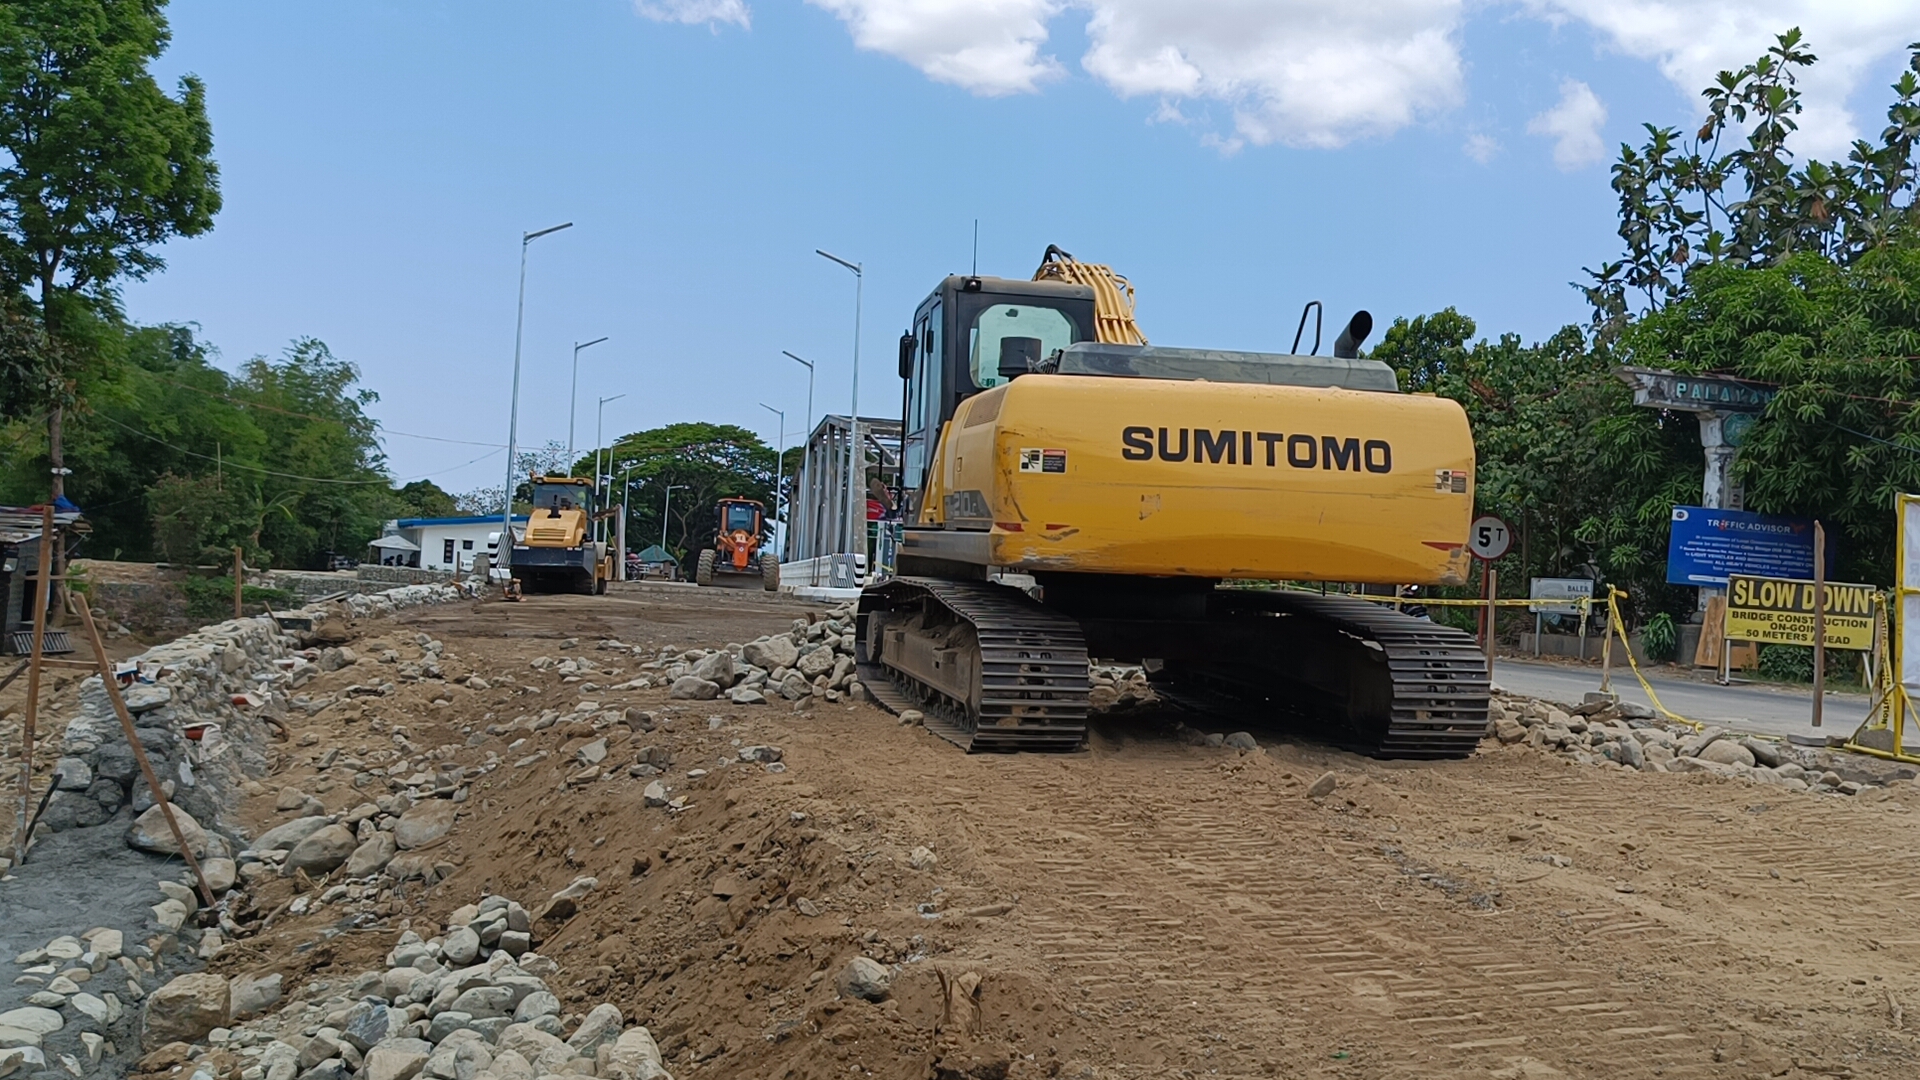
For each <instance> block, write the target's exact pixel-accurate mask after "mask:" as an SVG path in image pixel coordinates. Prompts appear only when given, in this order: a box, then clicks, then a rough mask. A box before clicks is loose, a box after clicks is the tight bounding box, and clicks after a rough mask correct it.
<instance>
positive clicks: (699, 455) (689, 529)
mask: <svg viewBox="0 0 1920 1080" xmlns="http://www.w3.org/2000/svg"><path fill="white" fill-rule="evenodd" d="M582 464H583V465H584V468H581V466H580V465H576V469H578V470H579V471H578V472H577V473H576V475H591V474H592V472H593V458H592V455H588V456H587V458H586V459H585V461H584V462H583V463H582ZM774 464H775V462H774V452H773V448H772V447H770V446H768V445H767V444H766V443H764V442H761V441H760V437H759V436H758V435H755V434H754V433H753V432H751V431H748V430H747V429H746V428H743V427H737V426H735V425H733V424H707V423H689V424H668V425H667V426H665V427H658V428H653V429H651V430H648V431H639V432H634V433H633V434H631V435H626V436H623V437H621V438H620V439H618V440H616V441H615V442H614V444H613V450H612V463H611V465H610V466H608V471H609V472H610V473H611V474H612V475H613V476H614V489H615V491H616V492H617V491H618V489H619V485H620V483H621V482H622V479H623V478H628V477H630V480H628V483H629V484H630V489H629V490H630V497H629V508H628V517H627V537H628V539H627V543H628V546H629V547H631V548H633V549H634V550H636V551H637V550H639V549H641V548H643V547H645V546H647V545H648V544H653V543H658V542H659V539H660V533H661V528H660V526H661V522H662V513H663V510H664V509H665V507H666V505H667V488H668V486H669V485H672V486H673V487H674V489H675V490H674V491H673V500H672V510H671V511H670V512H667V513H666V517H665V521H666V535H667V550H668V551H671V552H673V553H674V554H675V555H676V556H684V555H685V553H686V552H687V551H688V550H690V549H691V550H698V549H699V548H700V547H701V546H702V545H705V544H707V543H709V542H711V540H712V538H713V536H712V534H713V532H714V529H715V527H716V522H715V521H714V516H713V514H714V505H715V504H716V503H717V502H719V500H721V499H723V498H728V497H734V496H737V497H741V498H747V499H757V500H759V501H760V502H761V503H763V504H766V505H767V506H769V507H771V506H772V496H773V480H774ZM615 498H616V499H617V498H618V496H617V495H616V497H615ZM769 525H771V522H769Z"/></svg>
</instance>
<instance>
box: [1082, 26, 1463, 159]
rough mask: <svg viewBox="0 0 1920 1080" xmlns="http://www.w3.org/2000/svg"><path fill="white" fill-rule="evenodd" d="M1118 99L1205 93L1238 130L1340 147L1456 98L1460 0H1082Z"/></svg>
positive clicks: (1102, 73) (1090, 59) (1089, 64)
mask: <svg viewBox="0 0 1920 1080" xmlns="http://www.w3.org/2000/svg"><path fill="white" fill-rule="evenodd" d="M1081 3H1082V5H1083V6H1085V7H1087V8H1089V9H1091V11H1092V17H1091V18H1090V19H1089V20H1088V23H1087V36H1088V37H1089V38H1091V39H1092V48H1090V49H1089V50H1088V51H1087V55H1086V56H1085V57H1084V58H1083V59H1082V60H1081V64H1082V66H1083V67H1085V68H1086V70H1087V71H1088V72H1089V73H1091V74H1092V75H1093V76H1094V77H1095V78H1098V79H1099V80H1101V81H1102V82H1104V83H1106V84H1107V85H1108V86H1110V87H1112V88H1113V89H1114V90H1115V91H1116V92H1117V93H1119V94H1120V95H1121V96H1122V97H1133V96H1135V95H1143V94H1153V95H1157V96H1161V97H1169V98H1210V99H1214V100H1217V101H1221V102H1225V103H1226V104H1228V105H1229V106H1231V107H1232V109H1233V114H1234V121H1233V123H1234V131H1235V136H1236V138H1237V139H1240V140H1244V141H1245V142H1249V143H1253V144H1255V145H1260V144H1264V143H1274V142H1279V143H1286V144H1288V145H1293V146H1321V147H1333V146H1342V145H1344V144H1346V143H1348V142H1351V141H1353V140H1354V139H1357V138H1364V137H1366V136H1371V135H1383V134H1387V133H1389V132H1392V131H1395V130H1398V129H1399V128H1402V127H1405V126H1406V125H1408V124H1410V123H1412V122H1414V120H1416V119H1418V118H1419V117H1420V116H1421V115H1423V114H1427V113H1430V112H1434V111H1438V110H1440V109H1445V108H1448V107H1451V106H1452V105H1454V104H1455V103H1457V102H1458V101H1459V100H1460V97H1461V64H1460V51H1459V47H1458V45H1457V43H1456V42H1455V41H1454V39H1453V31H1454V28H1455V26H1456V25H1457V24H1458V21H1459V15H1460V3H1459V0H1358V2H1356V0H1081Z"/></svg>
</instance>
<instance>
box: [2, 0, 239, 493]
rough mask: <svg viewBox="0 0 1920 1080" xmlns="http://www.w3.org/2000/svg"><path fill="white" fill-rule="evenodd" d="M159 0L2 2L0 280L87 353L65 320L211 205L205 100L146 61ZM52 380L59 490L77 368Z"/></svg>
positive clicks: (186, 82) (189, 231) (195, 227)
mask: <svg viewBox="0 0 1920 1080" xmlns="http://www.w3.org/2000/svg"><path fill="white" fill-rule="evenodd" d="M163 7H164V0H13V2H10V3H7V4H5V5H0V157H3V159H4V160H3V161H0V274H4V275H5V278H6V283H7V285H8V286H9V287H10V288H11V289H12V290H15V291H18V290H27V291H30V292H31V293H32V294H34V298H35V299H36V300H37V301H38V303H39V305H40V315H41V319H42V320H43V324H44V326H45V329H46V332H47V335H48V336H49V337H50V338H53V339H55V340H62V341H66V342H68V343H70V344H83V342H81V341H79V340H77V339H78V335H77V334H74V333H69V324H70V323H72V322H73V321H74V320H76V319H79V318H81V315H80V312H81V310H83V309H87V308H93V309H96V310H97V309H100V308H102V307H107V308H110V307H111V306H112V303H113V299H114V287H115V285H116V283H117V282H119V281H120V280H122V279H124V278H132V279H135V280H138V279H140V278H144V277H145V276H147V275H148V274H151V273H153V272H154V271H156V270H159V269H160V268H161V267H162V266H163V265H164V263H163V262H162V260H161V259H160V257H159V255H157V254H156V253H155V250H154V249H155V248H157V247H158V246H159V245H160V244H162V243H164V242H165V241H167V240H168V239H170V238H172V237H176V236H197V235H199V234H201V233H203V232H206V231H207V230H208V229H210V228H212V226H213V217H214V215H215V214H216V213H217V212H218V211H219V209H220V189H219V170H218V167H217V166H216V165H215V164H214V162H213V156H212V154H213V133H212V128H211V127H210V126H209V125H208V123H207V111H206V91H205V88H204V87H203V86H202V85H201V83H200V80H199V79H197V78H195V77H193V76H186V77H185V78H183V79H181V81H180V94H179V96H178V97H173V96H170V95H168V94H167V93H166V92H165V91H164V90H162V89H161V88H160V86H159V84H158V83H157V82H156V81H155V80H154V78H153V76H152V74H151V73H150V72H149V71H148V65H149V64H150V63H151V62H152V61H153V60H154V59H156V58H157V57H159V55H160V53H161V52H162V51H163V50H164V49H165V48H166V46H167V42H168V40H169V37H170V33H169V31H168V28H167V22H166V18H165V17H164V15H163V14H162V9H163ZM49 358H50V359H53V360H61V361H64V362H63V363H62V365H61V367H60V368H59V369H58V370H56V371H55V372H54V373H53V374H54V376H55V377H54V378H53V379H52V380H50V393H49V396H48V399H47V400H46V401H45V402H44V403H43V404H44V405H45V406H46V408H47V411H48V420H47V424H48V463H49V465H50V466H51V468H52V469H53V470H54V474H53V490H54V494H55V495H59V494H62V493H63V491H64V487H63V479H62V477H61V475H60V473H59V470H60V469H61V468H62V466H63V465H64V464H65V460H66V457H65V447H64V445H63V439H62V434H63V432H62V426H63V421H64V419H65V415H64V414H65V410H66V407H67V406H68V405H70V404H71V402H72V389H73V386H72V383H73V380H74V372H73V370H72V366H73V364H74V363H77V362H82V361H86V360H93V359H96V358H95V357H92V356H89V355H88V354H87V352H86V350H84V349H79V348H75V349H68V350H62V351H53V352H51V353H50V357H49Z"/></svg>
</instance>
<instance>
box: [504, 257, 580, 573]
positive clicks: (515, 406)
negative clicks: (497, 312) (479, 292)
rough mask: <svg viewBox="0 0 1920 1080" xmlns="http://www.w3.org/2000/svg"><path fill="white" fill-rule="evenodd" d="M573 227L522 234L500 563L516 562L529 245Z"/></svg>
mask: <svg viewBox="0 0 1920 1080" xmlns="http://www.w3.org/2000/svg"><path fill="white" fill-rule="evenodd" d="M571 228H573V222H571V221H569V222H567V223H566V224H564V225H555V226H552V227H551V228H546V229H541V230H540V231H539V232H530V233H521V234H520V302H519V307H518V309H517V312H516V314H515V315H514V318H513V401H512V404H511V405H510V406H509V408H508V412H507V486H506V490H504V491H502V492H501V493H500V502H501V506H500V565H502V566H511V565H512V564H513V488H514V483H513V474H514V469H515V468H516V463H515V461H514V458H515V457H517V456H518V449H519V447H518V443H517V440H518V439H519V436H520V339H521V332H522V331H523V330H525V329H526V325H527V246H528V245H530V244H532V243H533V242H534V241H535V240H538V239H540V238H541V237H543V236H545V235H547V234H548V233H557V232H559V231H560V230H561V229H571Z"/></svg>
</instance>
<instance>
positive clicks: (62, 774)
mask: <svg viewBox="0 0 1920 1080" xmlns="http://www.w3.org/2000/svg"><path fill="white" fill-rule="evenodd" d="M53 771H54V775H55V776H57V777H58V778H59V779H58V780H57V781H56V783H55V785H54V786H55V787H57V788H59V789H60V790H61V791H85V790H87V788H89V787H91V786H93V768H92V766H90V765H88V764H87V763H86V762H85V761H83V760H81V759H80V758H77V757H63V758H61V759H60V760H59V761H58V762H55V763H54V766H53Z"/></svg>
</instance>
